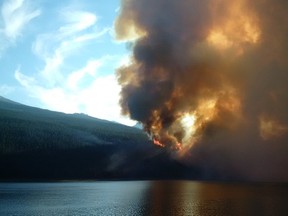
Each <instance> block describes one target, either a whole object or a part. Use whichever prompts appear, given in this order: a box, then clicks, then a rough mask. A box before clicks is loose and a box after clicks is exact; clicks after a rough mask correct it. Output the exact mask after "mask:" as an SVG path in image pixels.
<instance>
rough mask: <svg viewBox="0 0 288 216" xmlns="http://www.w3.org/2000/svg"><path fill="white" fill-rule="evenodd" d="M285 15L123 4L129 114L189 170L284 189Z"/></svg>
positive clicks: (238, 8)
mask: <svg viewBox="0 0 288 216" xmlns="http://www.w3.org/2000/svg"><path fill="white" fill-rule="evenodd" d="M287 11H288V3H287V2H286V1H284V0H255V1H248V0H235V1H231V0H201V1H200V0H177V1H176V0H122V7H121V11H120V14H119V16H118V18H117V20H116V22H115V30H116V35H117V39H118V40H122V41H127V42H129V43H131V52H132V53H131V63H130V64H129V65H128V66H123V67H121V68H119V69H118V71H117V76H118V82H119V84H120V85H121V86H122V91H121V101H120V104H121V107H122V112H123V114H124V115H128V116H130V118H132V119H134V120H137V121H139V122H141V123H142V124H143V126H144V129H145V130H146V131H147V133H148V134H149V135H150V136H151V138H152V139H153V140H154V142H155V144H159V145H161V146H165V147H166V148H169V149H172V150H177V152H178V153H177V154H178V155H179V158H180V159H181V160H183V161H185V162H186V163H188V164H190V163H191V164H198V165H199V166H201V167H202V168H203V169H207V170H208V171H209V170H214V171H215V172H216V173H218V174H217V175H223V176H224V177H223V178H225V176H226V177H227V178H229V175H230V174H231V175H236V176H238V177H239V178H245V179H251V180H280V181H283V180H286V181H287V180H288V173H287V172H286V170H288V61H287V58H288V25H287V22H286V21H287V20H288V13H287ZM208 171H207V172H208ZM207 175H208V178H209V175H213V174H209V172H208V174H207Z"/></svg>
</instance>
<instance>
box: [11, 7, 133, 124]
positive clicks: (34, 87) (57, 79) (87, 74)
mask: <svg viewBox="0 0 288 216" xmlns="http://www.w3.org/2000/svg"><path fill="white" fill-rule="evenodd" d="M60 20H62V22H63V23H62V25H60V26H59V25H58V26H56V27H55V30H54V31H51V32H46V33H44V34H41V35H38V36H37V38H36V40H35V42H34V44H33V46H32V50H33V53H34V54H35V55H36V56H38V57H39V58H40V59H42V60H43V63H44V66H43V68H42V69H41V70H39V71H38V72H37V74H35V75H33V76H31V75H30V76H27V75H25V74H24V73H23V72H21V69H20V68H18V69H17V70H16V71H15V74H14V76H15V79H16V80H17V81H18V82H19V83H20V84H21V85H22V86H23V87H24V88H25V89H26V90H27V91H28V93H29V95H30V96H31V97H33V98H37V100H39V101H41V103H42V104H43V107H46V108H49V109H51V110H57V111H62V112H66V113H75V112H83V113H87V114H88V115H91V116H94V117H98V118H102V119H108V120H113V121H118V122H121V123H124V124H130V125H131V124H134V122H133V121H130V120H128V119H127V118H124V117H122V116H121V114H120V107H119V105H118V101H119V92H120V87H119V85H118V83H117V80H116V77H115V75H114V74H110V75H103V74H101V73H99V70H100V69H102V68H103V67H105V66H107V65H111V62H114V63H113V64H115V67H117V66H118V64H117V62H118V61H120V58H115V57H113V56H109V55H104V56H102V57H101V56H100V57H94V58H91V57H87V58H89V59H86V62H85V65H84V66H81V67H78V68H71V67H69V66H68V65H69V62H68V61H67V59H68V58H69V56H71V55H74V54H77V53H78V52H79V50H81V49H82V48H83V47H85V46H86V45H87V42H89V41H92V40H97V39H100V38H101V37H102V36H104V35H105V34H106V33H109V30H110V28H102V29H99V28H98V26H97V16H96V15H95V14H93V13H90V12H85V11H67V9H65V11H64V10H63V11H61V12H60ZM113 60H114V61H113ZM84 61H85V60H84ZM115 62H116V63H115ZM115 67H114V68H115ZM67 68H68V69H67ZM114 68H113V66H112V71H113V69H114Z"/></svg>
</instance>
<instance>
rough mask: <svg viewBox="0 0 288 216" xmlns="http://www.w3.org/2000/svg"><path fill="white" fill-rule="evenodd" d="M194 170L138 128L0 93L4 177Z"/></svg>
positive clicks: (165, 174) (185, 173) (162, 174)
mask: <svg viewBox="0 0 288 216" xmlns="http://www.w3.org/2000/svg"><path fill="white" fill-rule="evenodd" d="M190 171H191V169H190V168H189V170H188V168H187V167H185V166H183V165H182V164H180V163H178V162H177V161H175V160H174V159H172V157H170V153H169V152H167V151H165V150H163V149H159V148H157V147H155V146H154V145H152V143H151V141H150V140H149V139H148V137H147V135H146V134H145V133H144V132H142V131H141V130H140V129H138V128H134V127H128V126H124V125H121V124H117V123H114V122H109V121H106V120H101V119H96V118H92V117H90V116H87V115H85V114H64V113H60V112H53V111H49V110H43V109H39V108H35V107H30V106H25V105H22V104H19V103H16V102H13V101H10V100H8V99H5V98H3V97H1V98H0V180H1V179H2V180H5V179H16V180H19V179H36V180H37V179H38V180H39V179H43V180H47V179H115V178H117V179H118V178H124V179H139V178H142V179H143V178H145V179H151V178H153V179H155V178H156V179H159V178H183V177H189V178H190V177H193V178H194V177H195V173H196V172H194V171H195V170H194V169H193V172H192V173H191V172H190Z"/></svg>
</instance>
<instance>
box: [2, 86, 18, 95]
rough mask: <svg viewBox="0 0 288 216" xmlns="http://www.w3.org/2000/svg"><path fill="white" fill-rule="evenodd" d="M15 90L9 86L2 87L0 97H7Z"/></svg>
mask: <svg viewBox="0 0 288 216" xmlns="http://www.w3.org/2000/svg"><path fill="white" fill-rule="evenodd" d="M14 90H15V88H14V87H12V86H9V85H6V84H4V85H0V95H1V96H6V95H8V94H10V93H12V92H13V91H14Z"/></svg>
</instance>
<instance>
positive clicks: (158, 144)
mask: <svg viewBox="0 0 288 216" xmlns="http://www.w3.org/2000/svg"><path fill="white" fill-rule="evenodd" d="M153 144H154V145H156V146H160V147H162V148H164V147H165V145H164V144H162V143H161V142H160V141H159V140H156V139H153Z"/></svg>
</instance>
